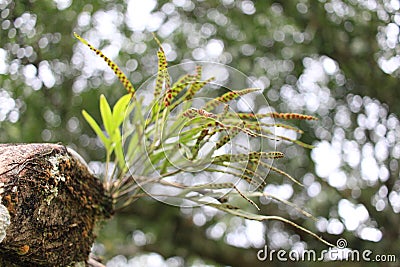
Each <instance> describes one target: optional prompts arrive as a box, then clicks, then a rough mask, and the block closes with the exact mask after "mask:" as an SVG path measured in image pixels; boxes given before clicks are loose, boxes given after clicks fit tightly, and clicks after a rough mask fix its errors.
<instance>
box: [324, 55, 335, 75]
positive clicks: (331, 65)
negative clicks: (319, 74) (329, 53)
mask: <svg viewBox="0 0 400 267" xmlns="http://www.w3.org/2000/svg"><path fill="white" fill-rule="evenodd" d="M322 66H323V68H324V70H325V72H326V74H328V75H332V74H335V72H337V71H338V66H337V64H336V62H335V61H334V60H333V59H331V58H329V57H323V58H322Z"/></svg>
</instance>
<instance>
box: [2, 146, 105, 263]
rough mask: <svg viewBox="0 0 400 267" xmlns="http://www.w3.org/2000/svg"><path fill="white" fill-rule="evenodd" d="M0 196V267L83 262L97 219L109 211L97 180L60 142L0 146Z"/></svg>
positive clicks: (91, 240)
mask: <svg viewBox="0 0 400 267" xmlns="http://www.w3.org/2000/svg"><path fill="white" fill-rule="evenodd" d="M0 197H1V205H3V208H4V207H5V208H7V210H8V213H9V215H10V224H9V225H8V227H7V228H6V236H5V238H4V239H3V241H2V242H1V243H0V266H72V265H74V264H75V263H79V262H87V261H88V256H89V253H90V248H91V245H92V243H93V241H94V239H95V233H94V228H95V225H96V222H98V221H101V220H103V219H105V218H108V217H109V216H110V215H111V213H112V200H111V198H110V197H109V196H107V194H106V192H105V190H104V188H103V185H102V184H101V182H100V181H99V179H97V178H96V177H95V176H94V175H93V174H92V173H90V171H89V170H88V168H87V167H86V164H85V163H84V162H82V161H81V160H80V159H79V158H78V157H77V156H76V155H73V154H71V152H69V151H68V150H67V149H66V147H65V146H63V145H56V144H0ZM0 210H1V209H0ZM3 211H5V209H3ZM0 224H3V225H2V226H1V225H0V227H3V228H5V227H6V226H7V225H6V224H5V223H4V220H3V222H0Z"/></svg>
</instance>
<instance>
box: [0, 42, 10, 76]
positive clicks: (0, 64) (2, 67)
mask: <svg viewBox="0 0 400 267" xmlns="http://www.w3.org/2000/svg"><path fill="white" fill-rule="evenodd" d="M6 58H7V51H6V50H4V49H3V48H0V74H6V73H7V69H8V64H7V63H6Z"/></svg>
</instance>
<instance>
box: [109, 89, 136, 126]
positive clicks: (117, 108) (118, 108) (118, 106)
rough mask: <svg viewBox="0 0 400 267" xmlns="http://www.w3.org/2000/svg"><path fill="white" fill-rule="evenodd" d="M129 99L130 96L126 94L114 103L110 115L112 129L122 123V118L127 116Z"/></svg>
mask: <svg viewBox="0 0 400 267" xmlns="http://www.w3.org/2000/svg"><path fill="white" fill-rule="evenodd" d="M131 99H132V96H131V95H130V94H126V95H124V96H122V97H121V98H120V99H119V100H118V101H117V103H115V105H114V108H113V113H112V117H113V124H114V127H119V126H120V125H121V123H122V122H123V121H124V118H125V117H126V116H127V115H128V114H127V107H128V105H129V102H130V101H131Z"/></svg>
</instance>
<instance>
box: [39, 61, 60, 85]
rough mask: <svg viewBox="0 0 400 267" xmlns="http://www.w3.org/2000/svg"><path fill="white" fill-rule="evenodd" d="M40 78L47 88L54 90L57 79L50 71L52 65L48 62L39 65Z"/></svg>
mask: <svg viewBox="0 0 400 267" xmlns="http://www.w3.org/2000/svg"><path fill="white" fill-rule="evenodd" d="M39 78H40V79H41V80H42V82H43V84H44V85H45V86H46V87H47V88H52V87H53V86H54V84H55V83H56V78H55V77H54V75H53V72H52V71H51V69H50V64H49V62H47V61H42V62H40V64H39Z"/></svg>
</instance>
